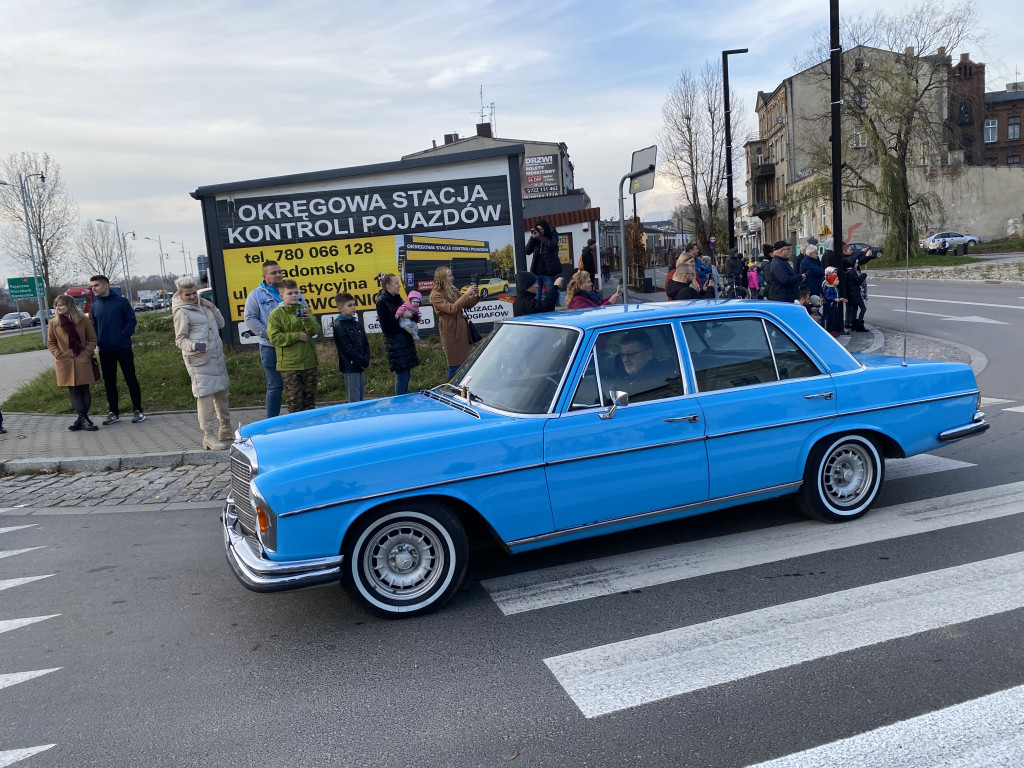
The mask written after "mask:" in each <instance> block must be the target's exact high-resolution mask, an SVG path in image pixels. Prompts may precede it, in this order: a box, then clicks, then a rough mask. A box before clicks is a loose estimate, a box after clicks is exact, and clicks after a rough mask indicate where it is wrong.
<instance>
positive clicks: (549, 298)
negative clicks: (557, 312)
mask: <svg viewBox="0 0 1024 768" xmlns="http://www.w3.org/2000/svg"><path fill="white" fill-rule="evenodd" d="M564 282H565V280H564V279H563V278H562V277H559V278H558V279H556V280H555V283H554V287H553V288H552V289H551V290H550V291H548V292H547V295H546V296H545V297H544V298H543V299H540V300H538V299H537V291H538V287H539V285H538V282H537V276H536V275H535V274H533V273H532V272H520V273H519V274H518V275H516V300H515V303H514V304H513V305H512V317H523V316H524V315H535V314H537V313H538V312H551V311H552V310H553V309H554V308H555V306H557V304H558V291H559V289H560V288H561V287H562V284H563V283H564Z"/></svg>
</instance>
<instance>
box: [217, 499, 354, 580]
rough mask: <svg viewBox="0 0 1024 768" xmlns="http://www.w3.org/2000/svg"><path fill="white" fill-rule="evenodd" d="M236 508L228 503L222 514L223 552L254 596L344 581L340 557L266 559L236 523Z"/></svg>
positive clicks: (261, 549) (252, 538)
mask: <svg viewBox="0 0 1024 768" xmlns="http://www.w3.org/2000/svg"><path fill="white" fill-rule="evenodd" d="M233 508H234V504H232V503H231V501H228V502H227V503H226V504H225V505H224V512H223V513H222V514H221V517H220V519H221V523H222V524H223V526H224V550H225V554H226V555H227V558H228V563H229V564H230V565H231V570H233V571H234V572H235V576H237V577H238V580H239V581H241V582H242V584H244V585H245V586H246V587H248V588H249V589H251V590H253V591H254V592H284V591H286V590H290V589H301V588H303V587H313V586H317V585H318V584H330V583H332V582H336V581H338V580H340V578H341V561H342V557H341V555H337V556H335V557H318V558H314V559H312V560H290V561H282V562H278V561H274V560H268V559H267V558H266V557H264V555H263V547H262V546H260V543H259V541H258V540H257V539H256V538H255V537H253V536H245V535H243V534H242V533H240V532H239V531H238V530H237V529H236V527H235V523H236V521H237V520H238V517H237V516H236V515H235V513H234V510H233Z"/></svg>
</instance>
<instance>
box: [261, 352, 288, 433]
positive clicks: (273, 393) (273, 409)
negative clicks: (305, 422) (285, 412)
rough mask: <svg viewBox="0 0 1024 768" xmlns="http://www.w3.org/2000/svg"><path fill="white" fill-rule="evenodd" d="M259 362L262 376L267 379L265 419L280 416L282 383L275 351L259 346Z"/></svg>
mask: <svg viewBox="0 0 1024 768" xmlns="http://www.w3.org/2000/svg"><path fill="white" fill-rule="evenodd" d="M260 362H262V363H263V374H264V375H265V376H266V377H267V418H268V419H272V418H273V417H274V416H280V415H281V392H282V391H283V390H284V382H283V381H282V380H281V373H280V371H278V370H277V349H276V348H275V347H271V346H268V345H266V344H260Z"/></svg>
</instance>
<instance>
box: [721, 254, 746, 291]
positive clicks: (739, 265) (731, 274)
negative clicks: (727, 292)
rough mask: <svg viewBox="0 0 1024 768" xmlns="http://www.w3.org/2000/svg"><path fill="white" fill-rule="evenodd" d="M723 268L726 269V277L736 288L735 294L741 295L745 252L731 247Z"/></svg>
mask: <svg viewBox="0 0 1024 768" xmlns="http://www.w3.org/2000/svg"><path fill="white" fill-rule="evenodd" d="M723 269H725V279H726V280H728V281H729V285H731V286H733V288H734V291H733V295H734V296H739V295H740V293H739V289H741V288H742V287H743V282H742V281H743V254H741V253H740V252H739V251H737V250H736V249H735V248H730V249H729V258H727V259H726V260H725V264H724V265H723Z"/></svg>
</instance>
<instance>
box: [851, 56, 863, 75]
mask: <svg viewBox="0 0 1024 768" xmlns="http://www.w3.org/2000/svg"><path fill="white" fill-rule="evenodd" d="M853 71H854V72H863V71H864V59H854V60H853Z"/></svg>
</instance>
